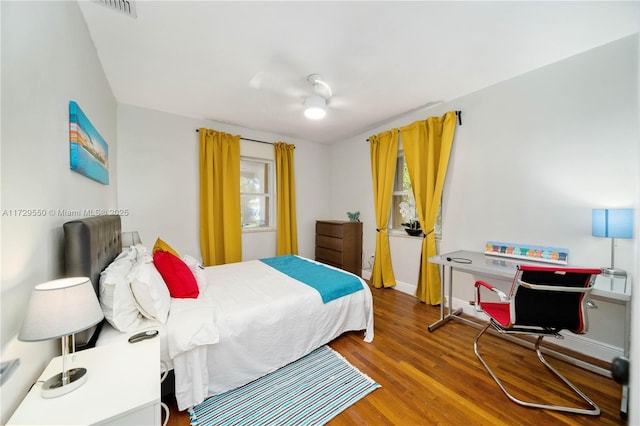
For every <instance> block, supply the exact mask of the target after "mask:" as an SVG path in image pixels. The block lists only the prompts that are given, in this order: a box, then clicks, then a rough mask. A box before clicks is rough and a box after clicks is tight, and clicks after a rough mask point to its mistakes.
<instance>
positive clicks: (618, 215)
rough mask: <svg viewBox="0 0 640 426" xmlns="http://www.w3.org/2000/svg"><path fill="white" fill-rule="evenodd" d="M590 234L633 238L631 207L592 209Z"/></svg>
mask: <svg viewBox="0 0 640 426" xmlns="http://www.w3.org/2000/svg"><path fill="white" fill-rule="evenodd" d="M591 235H593V236H594V237H606V238H633V209H593V212H592V216H591Z"/></svg>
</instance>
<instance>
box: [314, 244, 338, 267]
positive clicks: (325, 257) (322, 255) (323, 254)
mask: <svg viewBox="0 0 640 426" xmlns="http://www.w3.org/2000/svg"><path fill="white" fill-rule="evenodd" d="M316 259H317V260H318V261H320V262H322V261H326V262H328V263H331V264H334V265H337V266H338V267H342V260H343V259H342V252H339V251H335V250H329V249H327V248H324V247H316Z"/></svg>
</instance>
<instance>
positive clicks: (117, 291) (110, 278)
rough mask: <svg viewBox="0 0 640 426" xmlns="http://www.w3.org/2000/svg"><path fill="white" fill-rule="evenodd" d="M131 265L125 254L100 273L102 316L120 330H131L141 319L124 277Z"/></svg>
mask: <svg viewBox="0 0 640 426" xmlns="http://www.w3.org/2000/svg"><path fill="white" fill-rule="evenodd" d="M131 267H132V263H131V261H130V260H129V259H128V258H127V257H126V256H125V257H123V258H121V259H119V260H116V261H114V262H113V263H111V264H110V265H109V266H108V267H107V269H105V270H104V271H102V273H101V274H100V305H101V306H102V311H103V312H104V317H105V318H106V319H107V321H108V322H109V324H111V325H112V326H113V327H114V328H115V329H117V330H120V331H129V330H133V329H135V328H136V327H138V325H139V324H140V321H141V320H142V316H141V315H140V311H139V310H138V306H137V305H136V302H135V301H134V300H133V294H131V289H130V288H129V282H128V281H127V278H126V277H127V274H128V273H129V271H130V270H131Z"/></svg>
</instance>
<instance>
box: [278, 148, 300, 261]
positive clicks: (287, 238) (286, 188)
mask: <svg viewBox="0 0 640 426" xmlns="http://www.w3.org/2000/svg"><path fill="white" fill-rule="evenodd" d="M273 148H274V150H275V157H276V194H277V202H278V203H277V213H278V217H277V220H276V226H277V232H276V233H277V237H276V255H278V256H281V255H284V254H298V226H297V224H296V184H295V173H294V162H293V151H294V150H295V146H294V145H288V144H286V143H284V142H277V143H275V144H274V145H273Z"/></svg>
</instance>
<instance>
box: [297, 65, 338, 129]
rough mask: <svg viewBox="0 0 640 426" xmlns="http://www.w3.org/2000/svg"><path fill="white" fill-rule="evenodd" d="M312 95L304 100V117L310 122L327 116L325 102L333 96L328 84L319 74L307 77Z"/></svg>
mask: <svg viewBox="0 0 640 426" xmlns="http://www.w3.org/2000/svg"><path fill="white" fill-rule="evenodd" d="M307 81H308V82H309V84H311V88H312V91H313V94H311V95H309V96H307V97H305V98H304V115H305V117H307V118H309V119H311V120H319V119H321V118H324V116H325V115H326V114H327V102H328V101H329V99H330V98H331V96H332V95H333V93H332V92H331V87H330V86H329V84H328V83H327V82H326V81H324V80H323V79H322V77H321V76H320V75H319V74H311V75H309V76H308V77H307Z"/></svg>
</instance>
